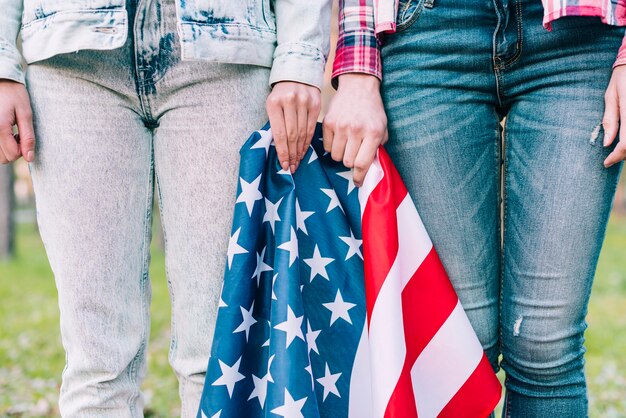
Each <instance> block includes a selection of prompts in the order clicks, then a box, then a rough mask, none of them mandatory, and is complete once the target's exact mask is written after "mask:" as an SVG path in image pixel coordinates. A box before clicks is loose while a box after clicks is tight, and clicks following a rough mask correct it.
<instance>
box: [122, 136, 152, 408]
mask: <svg viewBox="0 0 626 418" xmlns="http://www.w3.org/2000/svg"><path fill="white" fill-rule="evenodd" d="M151 148H152V147H151ZM150 154H151V157H150V175H149V180H148V191H147V193H146V213H145V217H144V237H143V243H142V249H141V251H142V253H143V262H142V264H143V267H142V272H141V282H140V287H139V288H140V297H141V307H142V314H141V325H142V327H141V329H142V331H141V332H142V334H141V345H140V346H139V350H138V351H137V354H136V355H135V357H134V358H133V360H132V361H131V363H130V367H129V372H128V377H129V379H130V381H131V383H132V384H133V387H134V388H133V393H132V394H131V396H130V397H129V398H128V403H129V405H130V410H131V414H132V415H133V416H134V415H135V414H136V412H137V411H135V406H134V401H135V400H136V399H137V397H138V396H139V394H140V390H139V389H137V369H138V365H139V364H140V362H141V359H142V358H144V356H145V351H146V347H147V343H148V342H147V338H148V333H147V329H148V327H149V326H150V325H149V323H146V321H145V312H146V310H147V309H150V306H149V304H148V305H146V286H147V284H148V282H149V280H150V279H149V275H150V273H149V267H150V241H151V238H152V231H151V228H152V205H153V204H154V182H153V176H154V153H153V151H152V149H151V152H150Z"/></svg>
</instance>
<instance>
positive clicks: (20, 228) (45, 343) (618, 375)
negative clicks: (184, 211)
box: [0, 10, 626, 418]
mask: <svg viewBox="0 0 626 418" xmlns="http://www.w3.org/2000/svg"><path fill="white" fill-rule="evenodd" d="M335 19H336V10H335V13H334V17H333V20H334V22H333V28H335V27H336V20H335ZM335 36H336V35H335V34H333V41H332V42H331V44H333V45H334V39H335ZM332 59H333V56H332V54H331V56H330V57H329V63H332ZM328 67H329V68H328V71H327V81H328V76H329V70H330V65H329V66H328ZM327 84H328V83H327ZM331 97H332V89H331V88H330V86H328V85H327V86H326V88H325V89H324V109H326V108H327V105H328V101H329V99H330V98H331ZM244 140H245V138H242V143H243V141H244ZM623 177H626V176H623ZM34 203H35V202H34V196H33V191H32V184H31V181H30V175H29V170H28V165H27V164H25V163H24V162H23V161H18V162H17V163H15V164H13V165H9V166H0V417H54V416H58V408H57V398H58V391H59V385H60V376H61V373H62V371H63V366H64V362H65V355H64V352H63V348H62V346H61V340H60V336H59V309H58V305H57V299H56V296H57V294H56V288H55V285H54V277H53V275H52V272H51V270H50V267H49V264H48V261H47V259H46V255H45V250H44V248H43V244H42V243H41V240H40V239H39V234H38V231H37V225H36V221H35V206H34ZM154 213H155V214H156V218H155V219H154V225H153V229H154V234H153V236H154V238H153V243H152V264H151V269H150V274H151V280H152V288H153V302H152V331H151V338H150V346H149V355H148V364H149V365H148V368H149V371H148V377H147V379H146V381H145V382H144V384H143V389H144V393H145V396H146V411H145V415H146V416H147V417H175V416H178V415H179V399H178V389H177V382H176V379H175V377H174V375H173V373H172V372H171V369H170V368H169V364H168V350H169V345H170V326H169V324H170V304H169V298H168V293H167V281H166V277H165V265H164V251H163V240H162V235H161V227H160V222H159V219H158V210H156V211H155V212H154ZM625 252H626V181H624V179H623V180H622V181H621V183H620V185H619V188H618V192H617V195H616V198H615V204H614V210H613V213H612V216H611V220H610V223H609V228H608V232H607V238H606V242H605V244H604V248H603V250H602V254H601V256H600V264H599V266H598V272H597V276H596V280H595V284H594V288H593V293H592V299H591V304H590V307H589V317H588V322H589V329H588V330H587V333H586V337H587V343H586V345H587V350H588V352H587V375H588V381H589V392H590V416H591V417H605V418H623V417H626V253H625ZM500 377H501V378H502V376H500Z"/></svg>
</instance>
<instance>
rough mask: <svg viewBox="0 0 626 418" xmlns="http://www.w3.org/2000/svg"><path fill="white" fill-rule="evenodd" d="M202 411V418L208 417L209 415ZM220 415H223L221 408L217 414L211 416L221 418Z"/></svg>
mask: <svg viewBox="0 0 626 418" xmlns="http://www.w3.org/2000/svg"><path fill="white" fill-rule="evenodd" d="M200 413H201V414H202V415H200V416H201V417H202V418H207V416H206V415H205V413H204V411H200ZM220 415H222V410H221V409H220V410H219V411H217V413H216V414H215V415H213V416H212V417H211V418H220Z"/></svg>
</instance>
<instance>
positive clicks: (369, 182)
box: [359, 151, 385, 217]
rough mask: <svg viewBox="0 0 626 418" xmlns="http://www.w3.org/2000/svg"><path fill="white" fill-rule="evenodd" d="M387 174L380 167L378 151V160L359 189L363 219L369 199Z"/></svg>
mask: <svg viewBox="0 0 626 418" xmlns="http://www.w3.org/2000/svg"><path fill="white" fill-rule="evenodd" d="M384 176H385V174H384V173H383V168H382V167H381V166H380V161H379V160H378V151H376V158H375V159H374V162H373V163H372V165H371V166H370V168H369V170H368V171H367V174H366V175H365V179H364V180H363V184H362V185H361V187H359V204H360V205H361V217H362V216H363V212H365V206H366V205H367V199H369V197H370V195H371V194H372V191H373V190H374V189H375V188H376V186H378V183H380V181H381V180H382V179H383V177H384Z"/></svg>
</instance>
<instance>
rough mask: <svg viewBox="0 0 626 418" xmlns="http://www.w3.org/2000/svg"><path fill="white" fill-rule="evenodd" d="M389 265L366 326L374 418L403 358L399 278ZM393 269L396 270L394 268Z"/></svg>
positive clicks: (382, 410)
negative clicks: (367, 330) (367, 327)
mask: <svg viewBox="0 0 626 418" xmlns="http://www.w3.org/2000/svg"><path fill="white" fill-rule="evenodd" d="M393 270H394V269H393V267H392V268H391V271H390V272H389V275H388V276H387V278H386V279H385V282H384V283H383V285H382V286H381V288H380V292H379V293H378V298H376V303H375V304H374V309H373V310H372V322H371V323H370V329H369V341H370V350H371V358H370V366H371V368H372V384H373V385H374V387H375V388H374V390H372V392H373V393H372V402H373V405H374V417H376V418H382V417H384V416H385V410H386V409H387V404H388V403H389V399H390V398H391V395H392V394H393V391H394V389H395V388H396V385H397V383H398V379H399V378H400V374H402V368H403V367H404V361H405V358H406V342H405V339H404V325H403V324H404V321H403V318H402V278H401V277H398V276H397V275H394V274H393ZM396 270H397V269H396Z"/></svg>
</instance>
